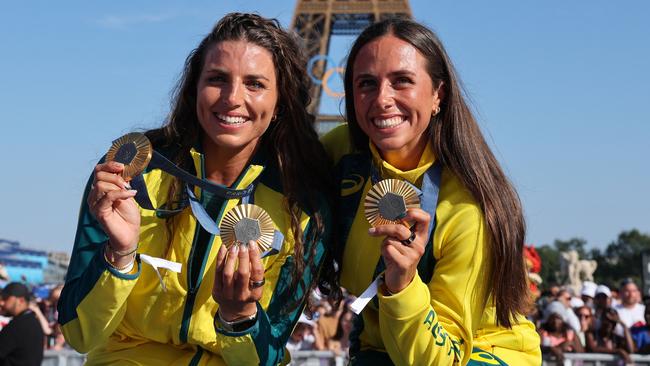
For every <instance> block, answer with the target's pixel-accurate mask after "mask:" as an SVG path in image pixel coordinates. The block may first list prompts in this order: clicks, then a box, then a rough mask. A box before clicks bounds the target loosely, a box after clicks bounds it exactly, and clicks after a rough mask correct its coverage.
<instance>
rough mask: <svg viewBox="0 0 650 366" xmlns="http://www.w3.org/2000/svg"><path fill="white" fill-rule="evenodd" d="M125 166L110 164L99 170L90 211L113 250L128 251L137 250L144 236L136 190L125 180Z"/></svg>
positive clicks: (99, 165) (92, 190)
mask: <svg viewBox="0 0 650 366" xmlns="http://www.w3.org/2000/svg"><path fill="white" fill-rule="evenodd" d="M123 170H124V164H121V163H118V162H114V161H111V162H108V163H103V164H98V165H97V166H96V167H95V176H94V179H93V183H92V186H91V189H90V192H88V200H87V203H88V208H89V210H90V212H91V213H92V214H93V215H94V216H95V218H96V219H97V221H99V223H100V224H101V225H102V227H103V228H104V231H105V232H106V234H107V235H108V238H109V241H110V245H111V248H112V249H113V250H118V251H127V250H131V249H133V248H135V246H136V245H137V243H138V240H139V236H140V210H139V209H138V204H137V203H136V202H135V200H133V197H134V196H135V194H136V191H135V190H131V189H127V188H126V187H129V186H128V185H127V183H126V181H125V180H124V179H123V178H122V176H121V173H122V171H123Z"/></svg>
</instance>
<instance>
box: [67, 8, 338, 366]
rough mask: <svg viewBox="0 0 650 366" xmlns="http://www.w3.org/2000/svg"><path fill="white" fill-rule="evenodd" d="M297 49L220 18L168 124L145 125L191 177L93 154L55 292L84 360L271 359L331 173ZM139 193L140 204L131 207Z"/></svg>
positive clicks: (311, 266)
mask: <svg viewBox="0 0 650 366" xmlns="http://www.w3.org/2000/svg"><path fill="white" fill-rule="evenodd" d="M303 54H304V53H303V52H302V51H301V49H300V47H299V46H298V44H297V43H296V42H295V40H294V39H293V38H292V37H291V36H290V35H289V34H288V33H286V32H285V31H283V30H282V29H281V28H280V26H279V24H278V22H277V21H275V20H268V19H264V18H262V17H260V16H257V15H252V14H239V13H234V14H229V15H227V16H226V17H224V18H223V19H222V20H221V21H219V23H218V24H217V25H216V26H215V27H214V29H213V30H212V32H211V33H210V34H209V35H208V36H206V37H205V38H204V39H203V41H202V42H201V43H200V44H199V46H198V47H197V48H196V49H195V50H194V51H192V53H191V54H190V55H189V57H188V58H187V60H186V63H185V70H184V73H183V76H182V78H181V80H180V82H179V85H178V88H177V90H176V95H175V98H174V101H173V106H172V111H171V113H170V116H169V120H168V121H167V122H166V123H165V124H164V126H163V127H161V128H159V129H155V130H151V131H147V132H146V133H145V134H146V136H147V137H148V139H149V140H150V141H151V143H152V144H153V148H154V149H155V151H156V153H157V154H161V155H162V156H164V157H166V158H167V159H169V160H170V161H172V162H173V163H174V164H175V165H176V166H177V167H179V168H181V169H183V170H184V171H185V172H189V174H192V175H193V176H190V178H193V180H192V179H189V178H187V176H186V178H185V179H182V178H178V177H177V176H182V174H181V175H177V174H174V175H172V174H169V173H168V170H167V168H163V169H164V170H161V169H158V168H154V167H152V166H149V167H148V168H147V169H146V170H145V171H144V172H143V173H142V175H140V176H136V177H134V178H133V180H132V181H128V178H125V177H123V174H122V173H123V171H124V165H123V164H120V163H117V162H115V161H108V162H100V164H98V165H97V167H96V168H95V172H94V174H93V176H92V177H91V179H90V181H89V182H88V186H87V188H86V192H85V194H84V197H85V202H87V204H84V205H83V206H82V210H81V215H80V219H79V224H78V229H77V235H76V239H75V247H74V251H73V254H72V260H71V264H70V267H69V271H68V275H67V279H66V284H65V287H64V289H63V292H62V294H61V300H60V302H59V312H60V314H61V315H60V317H59V322H60V323H61V324H62V329H63V333H64V334H65V337H66V340H67V341H68V343H70V344H71V345H72V346H73V347H75V349H77V350H78V351H80V352H88V364H91V365H93V364H114V363H117V362H123V361H122V360H128V361H129V362H130V363H133V364H138V365H163V364H164V365H168V364H174V365H188V364H189V365H199V364H200V365H223V364H230V365H248V364H255V365H257V364H261V365H275V364H278V363H280V362H282V361H283V360H284V357H285V351H284V345H285V343H286V342H287V339H288V337H289V334H290V333H291V330H292V329H293V327H294V326H295V324H296V322H297V321H298V318H299V316H300V313H301V312H302V309H303V307H304V304H305V301H306V294H308V292H309V290H310V289H311V288H312V287H313V286H314V285H315V284H316V278H317V275H318V272H319V270H320V269H321V267H323V266H331V265H332V263H331V262H330V261H325V249H326V248H325V243H326V242H327V240H328V239H329V231H328V228H329V227H330V226H329V225H328V222H329V220H330V213H329V201H330V199H329V196H330V193H329V189H330V187H332V186H333V184H331V183H330V180H331V174H330V171H329V168H328V167H329V165H328V162H327V157H326V154H325V151H324V149H323V148H322V146H321V145H320V143H319V142H318V138H317V135H316V133H315V131H314V129H313V121H314V118H313V116H311V115H309V114H308V113H307V112H306V107H307V104H308V103H309V93H308V92H309V85H310V82H309V78H308V76H307V74H306V72H305V64H306V60H304V59H303V56H302V55H303ZM145 140H146V139H145ZM305 172H309V173H308V174H305ZM190 182H194V183H192V185H190V184H189V183H190ZM196 182H198V183H196ZM130 185H133V187H136V186H137V187H138V189H139V192H136V191H134V190H131V188H130ZM143 195H144V196H148V199H149V200H150V201H151V206H153V207H154V209H153V210H150V209H147V207H144V206H143V207H138V203H140V202H143V201H142V196H143ZM134 197H135V199H136V200H137V202H138V203H136V200H134ZM195 197H198V198H195ZM247 215H250V217H249V216H247ZM206 217H207V219H206ZM219 230H221V232H220V231H219ZM220 234H223V235H220ZM228 238H234V239H231V240H229V241H227V242H226V240H227V239H228ZM171 262H176V264H174V263H171ZM324 262H325V263H324ZM145 263H146V264H148V265H144V264H145ZM149 264H150V265H151V266H149ZM178 264H180V271H179V272H176V270H178V267H179V266H178ZM158 267H162V268H167V270H165V271H163V272H162V273H160V272H159V271H158ZM324 272H325V273H328V274H331V275H334V273H335V271H333V270H330V269H329V268H325V269H324ZM325 284H326V285H328V287H329V288H330V289H332V290H334V292H337V288H336V287H335V285H334V283H325Z"/></svg>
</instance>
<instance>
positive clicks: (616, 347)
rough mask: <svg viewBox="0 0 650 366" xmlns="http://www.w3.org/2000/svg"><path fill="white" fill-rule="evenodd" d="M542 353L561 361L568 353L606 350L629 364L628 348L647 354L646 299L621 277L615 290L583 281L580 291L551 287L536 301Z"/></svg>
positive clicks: (649, 317) (649, 302)
mask: <svg viewBox="0 0 650 366" xmlns="http://www.w3.org/2000/svg"><path fill="white" fill-rule="evenodd" d="M530 317H531V320H533V321H535V324H536V326H537V329H538V331H539V334H540V338H541V342H542V344H541V346H542V353H544V354H546V355H547V357H550V358H553V359H556V360H557V361H558V362H563V361H564V354H565V353H567V352H579V353H582V352H586V353H606V354H614V355H618V356H619V357H620V360H621V361H622V363H623V364H624V365H633V362H632V360H631V358H630V355H631V354H632V353H641V354H650V326H649V325H650V298H647V297H646V298H645V299H644V298H642V296H641V292H640V291H639V287H638V286H637V284H636V283H634V282H633V281H632V280H629V279H628V280H625V281H623V282H622V283H621V284H620V287H619V288H618V289H614V288H612V289H610V288H609V287H607V286H605V285H597V284H595V283H593V282H589V281H586V282H584V284H583V287H582V290H581V292H580V293H579V294H572V293H571V291H570V290H568V289H566V288H562V287H560V286H551V288H550V289H549V290H548V291H545V292H543V293H542V294H541V296H540V297H539V299H538V300H537V307H536V309H535V312H534V313H533V314H531V315H530Z"/></svg>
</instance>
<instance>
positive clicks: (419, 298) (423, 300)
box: [377, 273, 431, 319]
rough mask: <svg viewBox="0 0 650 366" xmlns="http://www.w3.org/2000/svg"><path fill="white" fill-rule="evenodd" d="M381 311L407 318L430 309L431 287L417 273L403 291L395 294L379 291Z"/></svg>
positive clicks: (398, 317) (392, 315)
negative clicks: (385, 293)
mask: <svg viewBox="0 0 650 366" xmlns="http://www.w3.org/2000/svg"><path fill="white" fill-rule="evenodd" d="M377 297H378V298H379V311H380V312H383V313H385V314H386V315H388V316H389V317H391V318H395V319H405V318H411V317H413V316H416V315H417V314H419V313H420V312H423V311H427V310H429V307H430V304H431V295H430V294H429V288H428V287H427V285H425V284H424V282H422V280H421V279H420V276H419V275H418V274H417V273H416V274H415V277H413V281H411V283H409V285H408V286H406V288H405V289H403V290H402V291H400V292H398V293H396V294H393V295H384V294H382V293H381V291H379V292H378V293H377Z"/></svg>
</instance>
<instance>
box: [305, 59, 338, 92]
mask: <svg viewBox="0 0 650 366" xmlns="http://www.w3.org/2000/svg"><path fill="white" fill-rule="evenodd" d="M319 61H325V67H327V65H336V62H334V60H333V59H332V58H331V57H329V56H327V55H316V56H314V57H312V58H311V59H310V60H309V62H308V63H307V73H308V74H309V77H310V78H311V81H313V82H314V84H316V85H321V86H322V87H323V90H324V91H325V93H326V94H327V95H329V96H330V97H332V98H342V97H343V96H345V93H344V92H337V91H333V90H332V89H331V88H330V86H329V79H330V77H331V76H332V74H333V73H335V72H336V73H338V74H339V76H340V78H341V80H343V77H344V74H345V69H344V68H343V67H341V66H335V67H330V68H329V69H327V70H325V72H324V73H323V76H322V78H321V79H318V78H317V77H316V76H315V75H314V72H313V69H314V64H316V63H317V62H319Z"/></svg>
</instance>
